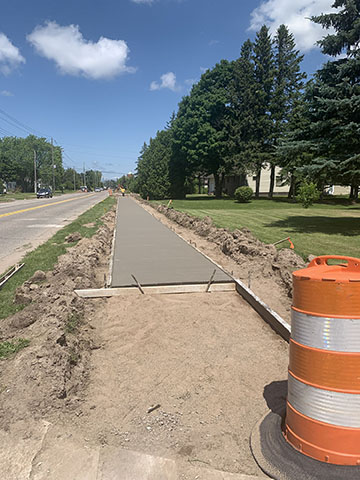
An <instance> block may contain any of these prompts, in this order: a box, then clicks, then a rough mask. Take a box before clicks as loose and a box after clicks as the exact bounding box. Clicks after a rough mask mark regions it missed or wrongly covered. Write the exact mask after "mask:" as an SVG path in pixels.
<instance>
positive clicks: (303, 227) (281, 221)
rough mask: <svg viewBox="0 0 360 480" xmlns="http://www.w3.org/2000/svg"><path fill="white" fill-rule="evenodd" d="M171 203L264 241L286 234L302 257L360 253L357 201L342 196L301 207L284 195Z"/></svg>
mask: <svg viewBox="0 0 360 480" xmlns="http://www.w3.org/2000/svg"><path fill="white" fill-rule="evenodd" d="M155 203H164V204H167V201H163V202H155ZM172 206H173V208H175V209H176V210H180V211H182V212H185V213H188V214H190V215H193V216H197V217H201V218H202V217H205V216H209V217H211V218H212V220H213V221H214V223H215V225H216V226H217V227H223V228H228V229H230V230H235V229H237V228H242V227H246V228H248V229H250V230H251V231H252V233H253V234H254V235H255V236H256V237H257V238H259V239H260V240H261V241H263V242H265V243H275V242H276V241H278V240H282V239H283V238H286V237H290V238H291V240H292V242H293V243H294V245H295V251H296V252H297V253H298V254H300V255H301V256H302V257H303V258H304V259H306V258H307V256H308V255H310V254H312V255H348V256H352V257H359V256H360V242H359V235H360V204H356V205H352V204H351V203H350V202H349V201H348V200H347V199H346V198H330V199H327V200H326V201H324V202H323V203H316V204H314V205H313V206H312V207H310V208H308V209H304V208H303V207H302V206H301V205H300V204H297V203H293V202H290V201H288V199H287V198H284V197H279V198H274V199H272V200H270V199H266V198H261V199H258V200H255V199H254V200H252V201H251V202H250V203H248V204H240V203H237V202H236V201H235V200H233V199H222V200H217V199H215V198H212V197H207V196H188V197H187V199H186V200H174V201H173V203H172ZM285 245H287V243H286V244H282V245H281V246H282V247H283V246H285Z"/></svg>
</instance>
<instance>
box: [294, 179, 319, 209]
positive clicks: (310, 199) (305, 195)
mask: <svg viewBox="0 0 360 480" xmlns="http://www.w3.org/2000/svg"><path fill="white" fill-rule="evenodd" d="M319 198H320V192H319V190H318V189H317V187H316V185H315V183H312V182H310V183H308V182H303V183H302V184H301V185H300V188H299V194H298V195H297V197H296V200H297V201H298V202H300V203H301V204H302V206H303V207H304V208H309V207H310V206H311V205H312V204H313V203H314V202H316V201H317V200H319Z"/></svg>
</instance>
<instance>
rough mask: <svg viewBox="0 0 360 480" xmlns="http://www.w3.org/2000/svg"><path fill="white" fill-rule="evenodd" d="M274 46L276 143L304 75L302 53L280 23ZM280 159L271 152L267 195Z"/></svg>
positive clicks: (284, 129)
mask: <svg viewBox="0 0 360 480" xmlns="http://www.w3.org/2000/svg"><path fill="white" fill-rule="evenodd" d="M274 47H275V55H274V57H275V59H274V69H275V72H274V92H273V96H272V99H271V107H270V109H271V113H272V118H273V128H274V145H275V146H277V145H278V144H279V143H280V142H281V141H282V139H283V138H284V137H285V135H286V133H287V131H288V129H289V125H291V120H292V116H293V114H294V111H295V107H296V106H297V105H298V103H299V100H300V96H301V90H302V88H303V87H304V84H303V80H304V78H305V77H306V75H305V74H304V73H302V72H301V70H300V64H301V62H302V60H303V58H304V56H303V55H300V53H299V51H298V50H296V44H295V39H294V35H293V34H292V33H290V32H289V30H288V28H287V27H286V26H285V25H280V27H279V28H278V30H277V32H276V35H275V39H274ZM280 163H281V161H280V159H279V155H277V154H275V155H274V159H273V162H272V163H271V178H270V188H269V197H270V198H271V197H272V196H273V191H274V186H275V166H276V165H279V164H280Z"/></svg>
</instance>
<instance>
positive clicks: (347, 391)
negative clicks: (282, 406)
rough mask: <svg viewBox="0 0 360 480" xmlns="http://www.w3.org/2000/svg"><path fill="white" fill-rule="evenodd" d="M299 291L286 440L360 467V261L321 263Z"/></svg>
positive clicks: (301, 280) (300, 278)
mask: <svg viewBox="0 0 360 480" xmlns="http://www.w3.org/2000/svg"><path fill="white" fill-rule="evenodd" d="M334 260H335V261H337V262H341V263H337V264H333V263H334V262H333V261H334ZM293 286H294V289H293V290H294V293H293V306H292V327H291V339H290V362H289V377H288V398H287V411H286V422H285V438H286V440H287V441H288V442H289V443H290V444H291V445H292V446H293V447H294V448H296V449H297V450H299V451H300V452H302V453H303V454H305V455H307V456H309V457H312V458H315V459H316V460H320V461H322V462H328V463H333V464H337V465H360V259H357V258H351V257H340V256H322V257H317V258H315V259H314V260H313V261H312V262H311V263H310V264H309V266H308V267H307V268H305V269H302V270H299V271H297V272H294V274H293Z"/></svg>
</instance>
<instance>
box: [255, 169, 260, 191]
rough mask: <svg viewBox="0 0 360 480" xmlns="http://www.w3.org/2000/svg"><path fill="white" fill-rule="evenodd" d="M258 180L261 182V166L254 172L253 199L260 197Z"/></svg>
mask: <svg viewBox="0 0 360 480" xmlns="http://www.w3.org/2000/svg"><path fill="white" fill-rule="evenodd" d="M260 180H261V166H260V167H259V168H258V171H257V172H256V187H255V198H259V197H260Z"/></svg>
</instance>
